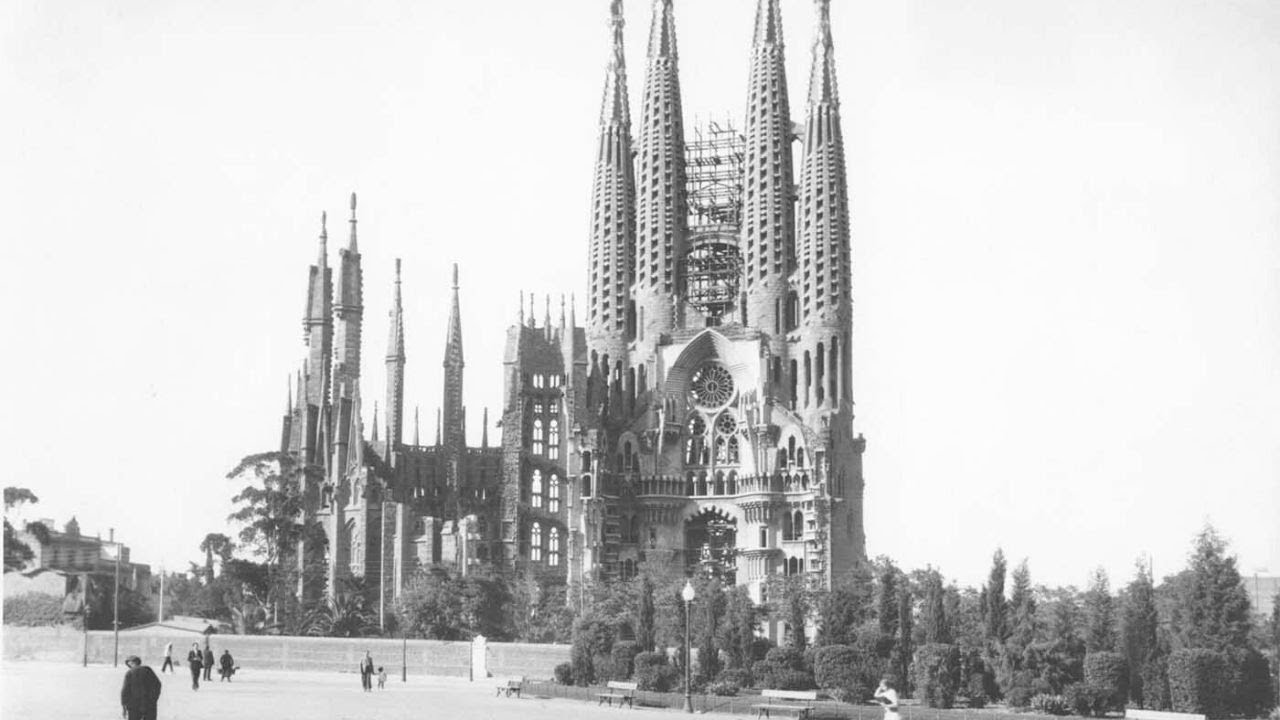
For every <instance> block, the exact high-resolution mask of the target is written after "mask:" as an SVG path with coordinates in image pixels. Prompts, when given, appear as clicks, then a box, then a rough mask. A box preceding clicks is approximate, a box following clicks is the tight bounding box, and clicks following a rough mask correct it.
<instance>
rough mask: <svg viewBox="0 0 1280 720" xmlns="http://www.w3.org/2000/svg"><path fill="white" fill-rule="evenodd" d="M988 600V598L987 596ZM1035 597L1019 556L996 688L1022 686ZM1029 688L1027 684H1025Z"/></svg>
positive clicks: (1032, 637) (1032, 635) (1032, 636)
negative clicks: (998, 685)
mask: <svg viewBox="0 0 1280 720" xmlns="http://www.w3.org/2000/svg"><path fill="white" fill-rule="evenodd" d="M988 602H991V599H990V598H988ZM1035 615H1036V601H1035V597H1034V595H1033V594H1032V591H1031V571H1030V570H1029V569H1028V567H1027V561H1026V560H1023V561H1022V562H1021V563H1020V564H1019V565H1018V567H1017V568H1016V569H1015V570H1014V571H1013V590H1012V592H1011V593H1010V597H1009V606H1008V635H1007V636H1006V637H1005V641H1004V647H1003V648H1002V650H1001V652H1000V655H1001V664H1000V678H999V680H1000V689H1001V691H1002V692H1003V693H1004V694H1005V696H1008V695H1009V691H1010V690H1012V689H1013V688H1014V687H1015V686H1023V685H1024V683H1023V682H1022V680H1023V679H1024V678H1025V675H1024V674H1023V673H1022V672H1021V671H1022V670H1023V668H1024V667H1025V665H1026V653H1027V649H1028V648H1030V647H1031V644H1032V643H1033V642H1035V639H1036V627H1035ZM1028 689H1029V688H1028Z"/></svg>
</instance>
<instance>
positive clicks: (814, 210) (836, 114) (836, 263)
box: [799, 0, 852, 324]
mask: <svg viewBox="0 0 1280 720" xmlns="http://www.w3.org/2000/svg"><path fill="white" fill-rule="evenodd" d="M816 5H817V11H818V27H817V32H816V37H815V38H814V42H813V66H812V69H811V70H810V73H809V99H808V105H807V108H806V110H807V117H806V119H805V136H804V158H803V160H802V161H801V164H800V208H799V212H800V227H801V232H800V250H799V255H800V257H799V261H800V263H799V264H800V276H799V281H800V282H799V285H800V303H801V322H802V323H803V324H812V323H814V322H819V323H823V324H826V323H832V324H839V323H841V322H848V319H849V317H850V316H851V304H852V296H851V294H850V287H849V277H850V267H849V190H848V184H847V182H846V179H845V165H844V140H843V138H842V136H841V132H840V96H839V93H838V92H837V90H836V65H835V57H834V52H833V49H832V42H831V16H830V0H816Z"/></svg>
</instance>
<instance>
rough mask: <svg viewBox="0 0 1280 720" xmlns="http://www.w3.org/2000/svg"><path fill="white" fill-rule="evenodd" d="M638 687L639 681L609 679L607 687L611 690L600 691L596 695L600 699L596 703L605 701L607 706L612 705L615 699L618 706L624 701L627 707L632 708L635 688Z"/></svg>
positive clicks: (600, 703)
mask: <svg viewBox="0 0 1280 720" xmlns="http://www.w3.org/2000/svg"><path fill="white" fill-rule="evenodd" d="M639 688H640V684H639V683H629V682H618V681H617V680H610V681H609V685H608V689H609V690H610V691H611V692H602V693H600V694H599V695H598V697H599V698H600V701H599V702H597V703H596V704H597V705H602V704H604V703H605V702H606V701H607V702H608V703H609V706H610V707H612V706H613V701H614V700H617V701H618V707H622V704H623V703H626V704H627V707H630V708H634V707H635V704H634V703H635V699H636V690H638V689H639Z"/></svg>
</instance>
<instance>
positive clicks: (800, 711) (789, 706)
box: [751, 690, 818, 720]
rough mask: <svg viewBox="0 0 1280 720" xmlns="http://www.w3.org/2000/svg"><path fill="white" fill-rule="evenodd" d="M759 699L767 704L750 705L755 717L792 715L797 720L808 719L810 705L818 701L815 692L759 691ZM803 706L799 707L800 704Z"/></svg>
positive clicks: (816, 692)
mask: <svg viewBox="0 0 1280 720" xmlns="http://www.w3.org/2000/svg"><path fill="white" fill-rule="evenodd" d="M760 697H762V698H764V699H765V700H768V702H764V703H760V704H758V705H752V706H751V707H754V708H755V709H756V717H760V716H762V715H763V716H764V717H773V715H772V714H773V713H775V712H776V713H792V714H794V715H795V716H796V718H798V719H799V720H805V719H806V718H808V717H809V711H810V710H812V709H813V707H812V706H811V705H810V703H812V702H813V701H814V700H817V699H818V691H817V690H761V691H760ZM801 702H803V703H804V704H803V705H801V704H800V703H801Z"/></svg>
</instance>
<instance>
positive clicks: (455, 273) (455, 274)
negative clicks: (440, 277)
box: [453, 263, 458, 290]
mask: <svg viewBox="0 0 1280 720" xmlns="http://www.w3.org/2000/svg"><path fill="white" fill-rule="evenodd" d="M453 289H454V290H457V289H458V263H454V264H453Z"/></svg>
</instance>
